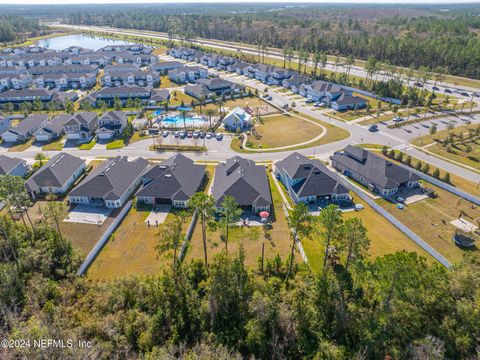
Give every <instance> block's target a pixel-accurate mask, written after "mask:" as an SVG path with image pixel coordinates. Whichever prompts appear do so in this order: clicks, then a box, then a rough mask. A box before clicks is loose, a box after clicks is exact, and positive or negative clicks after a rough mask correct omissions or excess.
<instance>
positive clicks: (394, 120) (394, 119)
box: [393, 116, 403, 122]
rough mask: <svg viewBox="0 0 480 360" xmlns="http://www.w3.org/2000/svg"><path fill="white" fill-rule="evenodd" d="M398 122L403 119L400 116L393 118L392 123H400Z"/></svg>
mask: <svg viewBox="0 0 480 360" xmlns="http://www.w3.org/2000/svg"><path fill="white" fill-rule="evenodd" d="M400 121H403V119H402V118H401V117H400V116H395V117H394V118H393V122H400Z"/></svg>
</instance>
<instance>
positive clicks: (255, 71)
mask: <svg viewBox="0 0 480 360" xmlns="http://www.w3.org/2000/svg"><path fill="white" fill-rule="evenodd" d="M169 54H170V55H171V56H173V57H176V58H179V59H184V60H187V61H197V62H199V63H202V64H204V65H206V66H209V67H215V68H217V69H221V70H227V71H229V72H235V73H237V74H239V75H244V76H248V77H250V78H252V79H256V80H259V81H261V82H263V83H265V84H267V85H278V86H282V87H284V88H286V89H290V90H291V91H293V92H294V93H298V94H300V95H302V96H304V97H307V98H310V99H312V100H314V101H317V102H323V103H324V104H325V105H326V106H329V107H331V108H332V109H334V110H337V111H344V110H349V109H359V108H363V107H365V106H366V105H367V100H366V99H364V98H361V97H358V96H354V95H353V93H352V91H351V90H350V89H347V88H345V87H343V86H341V85H337V84H333V83H329V82H325V81H312V79H311V78H309V77H307V76H304V75H301V74H300V73H298V72H296V71H292V70H288V69H284V68H281V67H278V66H273V65H267V64H249V63H246V62H243V61H240V60H237V59H234V58H232V57H229V56H223V55H218V54H207V53H201V52H200V51H198V50H194V49H188V48H182V47H179V48H173V49H171V50H170V51H169ZM179 71H181V70H180V69H177V70H176V71H175V72H173V74H174V75H176V74H177V72H179ZM172 80H174V79H172ZM182 80H184V82H185V80H186V79H185V77H184V78H183V79H182ZM187 81H188V80H187ZM196 90H197V92H199V91H200V90H201V89H200V87H198V88H197V89H196Z"/></svg>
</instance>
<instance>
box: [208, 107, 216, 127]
mask: <svg viewBox="0 0 480 360" xmlns="http://www.w3.org/2000/svg"><path fill="white" fill-rule="evenodd" d="M216 113H217V112H216V111H215V109H211V108H210V109H207V110H205V115H207V116H208V125H209V127H210V129H211V128H212V117H213V116H215V114H216Z"/></svg>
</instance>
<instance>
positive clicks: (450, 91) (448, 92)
mask: <svg viewBox="0 0 480 360" xmlns="http://www.w3.org/2000/svg"><path fill="white" fill-rule="evenodd" d="M444 92H446V93H447V94H451V93H452V90H450V89H445V90H444Z"/></svg>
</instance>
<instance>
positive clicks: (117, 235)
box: [87, 206, 174, 280]
mask: <svg viewBox="0 0 480 360" xmlns="http://www.w3.org/2000/svg"><path fill="white" fill-rule="evenodd" d="M150 209H151V208H150V207H147V206H143V207H140V208H139V209H137V208H136V207H132V208H131V209H130V211H129V212H128V214H127V216H126V217H125V218H124V219H123V221H122V222H121V223H120V225H119V227H118V228H117V229H116V230H115V231H114V233H113V235H112V236H111V237H110V239H109V240H108V243H107V244H106V245H105V247H104V248H103V249H102V251H101V252H100V254H99V255H98V257H97V258H96V259H95V261H94V262H93V264H92V265H91V266H90V268H89V269H88V273H87V275H88V277H89V278H91V279H96V280H113V279H115V278H119V277H122V276H126V275H152V274H157V273H159V272H161V271H162V270H163V269H164V268H165V267H166V266H171V263H172V262H173V255H172V254H170V253H168V254H159V253H158V252H157V250H156V249H155V246H156V245H157V244H158V242H159V240H160V239H161V233H162V229H164V228H165V226H166V224H168V223H169V222H171V221H172V220H173V219H174V216H173V215H172V214H171V213H170V214H168V215H167V218H166V220H165V223H163V224H161V225H159V227H155V226H151V227H148V226H147V224H145V223H144V221H145V219H146V218H147V216H148V214H149V212H150Z"/></svg>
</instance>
